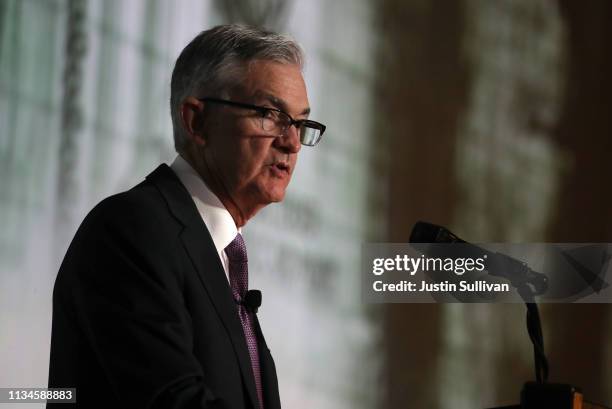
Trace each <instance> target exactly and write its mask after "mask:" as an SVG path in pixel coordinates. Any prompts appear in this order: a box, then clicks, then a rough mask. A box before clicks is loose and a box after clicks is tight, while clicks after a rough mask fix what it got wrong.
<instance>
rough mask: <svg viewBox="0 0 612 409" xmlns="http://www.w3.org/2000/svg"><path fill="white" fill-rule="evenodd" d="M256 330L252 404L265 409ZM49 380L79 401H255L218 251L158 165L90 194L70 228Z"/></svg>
mask: <svg viewBox="0 0 612 409" xmlns="http://www.w3.org/2000/svg"><path fill="white" fill-rule="evenodd" d="M257 331H258V336H259V350H260V364H261V370H262V383H263V388H264V407H265V409H277V408H280V399H279V395H278V384H277V379H276V370H275V367H274V362H273V360H272V356H271V355H270V350H269V349H268V347H267V346H266V343H265V341H264V338H263V336H262V335H261V330H260V328H259V324H258V323H257ZM49 387H76V388H77V391H76V398H77V405H76V406H71V407H79V408H104V409H118V408H126V409H138V408H176V409H178V408H190V409H191V408H228V409H239V408H257V407H258V406H257V404H256V402H257V395H256V390H255V381H254V377H253V373H252V370H251V363H250V358H249V353H248V350H247V345H246V341H245V337H244V333H243V330H242V326H241V324H240V320H239V318H238V313H237V308H236V304H235V303H234V301H233V298H232V294H231V290H230V287H229V284H228V281H227V278H226V276H225V272H224V270H223V267H222V265H221V261H220V259H219V256H218V253H217V251H216V249H215V246H214V244H213V241H212V239H211V237H210V234H209V232H208V230H207V228H206V225H205V224H204V222H203V221H202V218H201V216H200V214H199V213H198V210H197V209H196V207H195V204H194V202H193V200H192V198H191V197H190V195H189V193H188V192H187V190H186V189H185V187H184V186H183V185H182V183H181V182H180V180H179V179H178V178H177V176H176V175H175V174H174V172H173V171H172V170H171V169H170V168H169V167H168V166H166V165H161V166H159V167H158V168H157V169H156V170H155V171H154V172H152V173H151V174H150V175H149V176H147V179H146V180H145V181H144V182H142V183H141V184H139V185H138V186H136V187H134V188H133V189H131V190H129V191H127V192H124V193H121V194H118V195H115V196H112V197H109V198H107V199H105V200H104V201H102V202H101V203H100V204H99V205H97V206H96V207H95V208H94V209H93V210H92V211H91V212H90V213H89V215H88V216H87V217H86V218H85V220H84V221H83V223H82V225H81V226H80V228H79V230H78V232H77V233H76V235H75V237H74V239H73V241H72V243H71V245H70V247H69V249H68V252H67V254H66V256H65V258H64V261H63V263H62V265H61V268H60V271H59V273H58V275H57V279H56V281H55V288H54V291H53V329H52V338H51V360H50V367H49ZM53 407H55V404H49V405H48V408H53ZM59 407H66V406H65V405H61V406H59Z"/></svg>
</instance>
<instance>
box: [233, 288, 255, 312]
mask: <svg viewBox="0 0 612 409" xmlns="http://www.w3.org/2000/svg"><path fill="white" fill-rule="evenodd" d="M235 301H236V304H239V305H242V306H244V308H246V310H247V311H248V312H252V313H255V314H256V313H257V310H258V309H259V307H261V291H259V290H249V291H247V293H246V294H245V296H244V298H243V299H242V301H239V300H235Z"/></svg>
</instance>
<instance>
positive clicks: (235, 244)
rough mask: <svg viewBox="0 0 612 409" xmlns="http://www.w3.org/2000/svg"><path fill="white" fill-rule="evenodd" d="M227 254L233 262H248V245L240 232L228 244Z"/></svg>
mask: <svg viewBox="0 0 612 409" xmlns="http://www.w3.org/2000/svg"><path fill="white" fill-rule="evenodd" d="M225 254H226V255H227V258H228V260H229V261H230V262H231V263H246V262H247V261H248V259H247V251H246V245H245V244H244V239H243V238H242V235H241V234H240V233H238V234H237V235H236V237H235V238H234V240H232V242H231V243H230V244H228V245H227V247H226V248H225Z"/></svg>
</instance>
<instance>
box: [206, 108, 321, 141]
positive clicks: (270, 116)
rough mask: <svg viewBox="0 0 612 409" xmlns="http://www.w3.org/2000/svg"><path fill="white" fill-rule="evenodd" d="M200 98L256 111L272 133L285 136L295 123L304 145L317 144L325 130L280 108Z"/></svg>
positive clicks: (262, 122)
mask: <svg viewBox="0 0 612 409" xmlns="http://www.w3.org/2000/svg"><path fill="white" fill-rule="evenodd" d="M199 100H200V101H203V102H212V103H214V104H222V105H229V106H233V107H238V108H244V109H251V110H253V111H256V112H257V113H258V114H259V117H260V119H261V129H263V130H264V131H265V132H269V133H270V134H274V135H279V136H284V135H285V133H286V132H287V130H288V129H289V127H290V126H292V125H295V127H296V128H297V130H298V132H299V135H300V142H301V143H302V145H306V146H315V145H316V144H318V143H319V141H320V140H321V136H323V132H325V125H323V124H321V123H319V122H316V121H311V120H309V119H293V118H292V117H291V115H289V114H288V113H286V112H283V111H281V110H280V109H276V108H268V107H262V106H257V105H251V104H243V103H242V102H234V101H228V100H225V99H219V98H199Z"/></svg>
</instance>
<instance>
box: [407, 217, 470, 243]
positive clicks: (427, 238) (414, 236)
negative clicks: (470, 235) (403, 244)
mask: <svg viewBox="0 0 612 409" xmlns="http://www.w3.org/2000/svg"><path fill="white" fill-rule="evenodd" d="M409 242H410V243H465V241H463V240H461V239H460V238H459V237H457V236H455V235H454V234H453V233H451V232H450V230H448V229H445V228H444V227H442V226H438V225H435V224H432V223H428V222H416V224H415V225H414V227H413V228H412V233H410V240H409Z"/></svg>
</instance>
